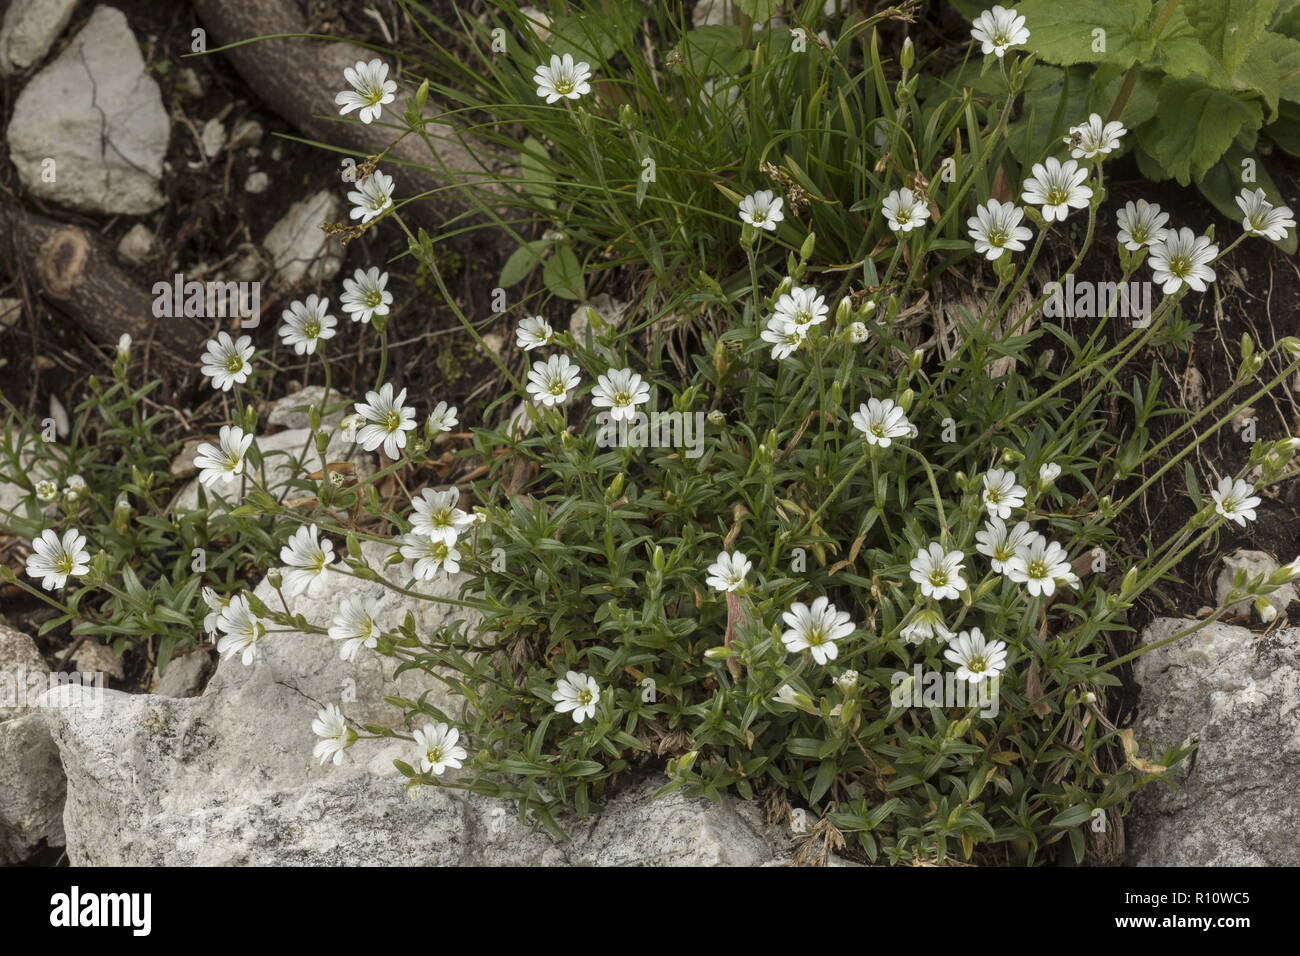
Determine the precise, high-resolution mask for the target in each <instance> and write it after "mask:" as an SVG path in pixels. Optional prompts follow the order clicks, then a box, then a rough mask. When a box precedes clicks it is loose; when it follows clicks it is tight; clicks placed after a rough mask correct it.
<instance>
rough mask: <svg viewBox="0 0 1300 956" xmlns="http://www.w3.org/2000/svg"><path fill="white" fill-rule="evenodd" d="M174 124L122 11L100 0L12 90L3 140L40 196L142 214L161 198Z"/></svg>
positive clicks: (21, 173) (94, 208)
mask: <svg viewBox="0 0 1300 956" xmlns="http://www.w3.org/2000/svg"><path fill="white" fill-rule="evenodd" d="M170 131H171V121H170V120H169V118H168V116H167V111H166V110H165V109H164V108H163V104H162V94H161V93H160V92H159V89H158V84H157V83H156V82H155V81H154V79H153V77H152V76H150V75H149V73H148V71H147V70H146V68H145V63H144V59H143V57H141V55H140V48H139V46H138V45H137V44H136V40H135V36H134V34H132V33H131V29H130V27H128V26H127V22H126V17H125V16H124V15H123V14H122V12H121V11H120V10H117V9H114V8H112V7H105V6H100V7H96V8H95V10H94V12H93V13H92V14H91V16H90V19H89V20H87V21H86V25H85V26H84V27H82V29H81V31H80V32H79V33H78V34H77V35H76V37H74V38H73V40H72V42H71V43H69V44H68V46H67V48H66V49H65V50H64V51H63V52H62V53H61V54H60V55H59V57H58V58H57V59H55V60H54V62H53V63H51V64H50V65H49V66H47V67H45V68H44V69H43V70H41V72H39V73H38V74H36V76H34V77H33V78H32V79H31V81H30V82H29V83H28V84H27V86H26V87H24V88H23V91H22V92H21V93H20V94H19V95H18V99H17V102H16V103H15V104H14V110H13V116H12V118H11V119H10V121H9V130H8V137H9V150H10V157H11V158H12V160H13V163H14V166H15V167H16V168H17V170H18V175H19V178H20V179H21V180H22V182H23V185H24V187H26V189H27V190H28V191H29V192H31V193H33V194H34V195H36V196H39V197H40V198H41V199H45V200H48V201H50V202H54V203H58V204H60V205H64V206H70V207H72V208H74V209H81V210H84V211H88V212H98V213H114V214H116V213H125V214H128V215H143V214H144V213H148V212H152V211H153V210H155V209H157V208H158V207H159V206H161V205H162V204H163V202H164V199H163V195H162V193H161V192H160V191H159V189H158V184H159V181H160V179H161V177H162V172H163V159H164V157H165V156H166V153H167V141H168V137H169V135H170ZM47 160H52V161H53V166H52V167H51V166H50V165H49V164H48V163H47V162H46V161H47ZM50 169H52V170H53V172H54V177H53V179H54V181H52V182H51V181H48V180H49V176H48V175H46V173H47V171H48V170H50Z"/></svg>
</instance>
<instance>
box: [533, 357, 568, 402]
mask: <svg viewBox="0 0 1300 956" xmlns="http://www.w3.org/2000/svg"><path fill="white" fill-rule="evenodd" d="M579 378H580V376H579V374H578V366H576V365H574V364H573V363H572V362H570V361H569V357H568V356H567V355H552V356H551V357H550V358H548V359H547V360H546V361H545V362H543V361H541V360H540V359H539V360H538V361H536V362H534V363H533V368H532V371H530V372H529V373H528V394H529V396H530V397H531V398H532V400H533V401H534V402H535V403H537V404H538V405H541V406H543V407H547V408H549V407H550V406H552V405H562V404H564V402H566V401H568V399H569V392H571V391H572V390H573V389H575V388H577V387H578V379H579Z"/></svg>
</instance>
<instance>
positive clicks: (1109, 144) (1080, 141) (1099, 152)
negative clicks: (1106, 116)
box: [1065, 113, 1128, 159]
mask: <svg viewBox="0 0 1300 956" xmlns="http://www.w3.org/2000/svg"><path fill="white" fill-rule="evenodd" d="M1127 132H1128V130H1126V129H1125V128H1124V124H1123V123H1121V122H1119V121H1118V120H1111V121H1110V122H1109V123H1107V122H1105V121H1104V120H1102V118H1101V115H1100V114H1098V113H1093V114H1092V115H1091V116H1089V117H1088V121H1087V122H1086V123H1080V124H1079V125H1078V126H1071V127H1070V135H1069V136H1066V137H1065V142H1067V143H1069V144H1071V149H1070V155H1071V156H1073V157H1074V158H1075V159H1096V158H1097V157H1098V156H1105V155H1106V154H1107V153H1109V152H1111V151H1112V150H1116V149H1119V141H1120V139H1121V138H1122V137H1123V136H1124V134H1125V133H1127Z"/></svg>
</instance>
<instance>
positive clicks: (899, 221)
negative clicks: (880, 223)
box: [880, 187, 930, 232]
mask: <svg viewBox="0 0 1300 956" xmlns="http://www.w3.org/2000/svg"><path fill="white" fill-rule="evenodd" d="M880 211H881V212H883V213H884V214H885V221H886V222H888V223H889V228H890V229H892V230H893V231H894V232H900V231H901V232H911V231H912V230H913V229H919V228H920V227H921V226H924V225H925V224H926V222H927V221H928V220H929V218H930V207H929V206H927V205H926V204H925V203H924V202H922V201H921V199H920V198H919V197H917V196H916V195H915V194H913V192H912V190H910V189H908V188H906V187H904V188H903V189H895V190H894V191H893V192H891V193H890V194H889V195H888V196H886V197H885V201H884V202H883V203H881V204H880Z"/></svg>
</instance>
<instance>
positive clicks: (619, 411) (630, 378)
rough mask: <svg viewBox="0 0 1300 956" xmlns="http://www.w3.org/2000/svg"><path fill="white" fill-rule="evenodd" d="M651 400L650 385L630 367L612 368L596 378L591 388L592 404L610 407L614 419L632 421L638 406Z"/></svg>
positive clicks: (611, 416) (610, 414)
mask: <svg viewBox="0 0 1300 956" xmlns="http://www.w3.org/2000/svg"><path fill="white" fill-rule="evenodd" d="M648 401H650V386H649V385H647V384H646V383H645V382H643V381H641V376H640V375H638V374H637V373H636V372H634V371H632V370H631V369H630V368H616V369H610V370H609V371H608V372H606V373H605V374H604V375H601V376H600V377H598V378H597V379H596V385H595V387H594V388H593V389H592V390H591V404H592V405H594V406H595V407H596V408H608V409H609V416H610V418H611V419H613V420H614V421H616V422H618V421H629V422H630V421H631V420H632V418H633V416H635V415H636V407H637V406H638V405H644V404H645V403H646V402H648Z"/></svg>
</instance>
